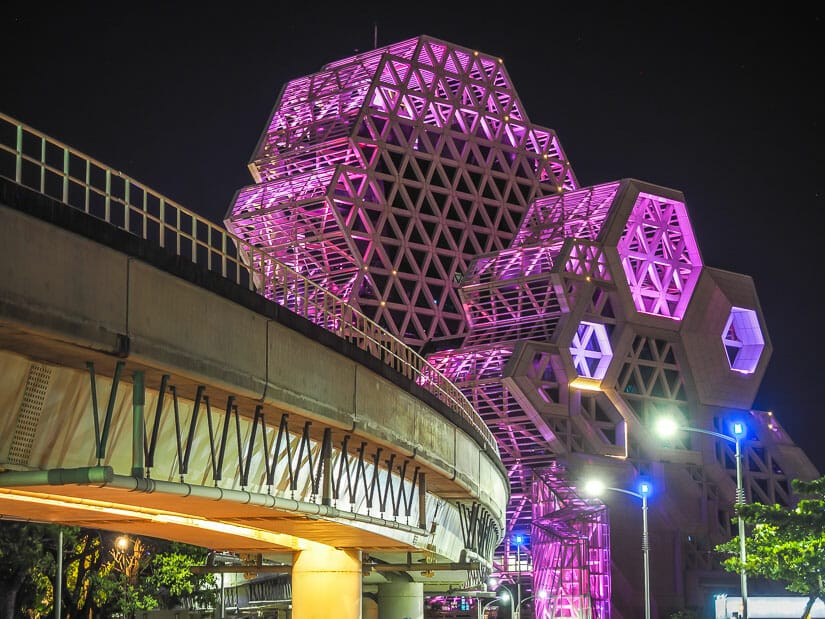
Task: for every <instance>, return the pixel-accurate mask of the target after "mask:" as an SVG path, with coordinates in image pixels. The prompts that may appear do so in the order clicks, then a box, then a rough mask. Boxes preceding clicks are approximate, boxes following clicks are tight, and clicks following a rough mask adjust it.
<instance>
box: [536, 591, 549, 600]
mask: <svg viewBox="0 0 825 619" xmlns="http://www.w3.org/2000/svg"><path fill="white" fill-rule="evenodd" d="M536 595H537V597H538V598H539V599H540V600H546V599H547V591H545V590H544V589H542V590H541V591H539V592H538V593H537V594H536Z"/></svg>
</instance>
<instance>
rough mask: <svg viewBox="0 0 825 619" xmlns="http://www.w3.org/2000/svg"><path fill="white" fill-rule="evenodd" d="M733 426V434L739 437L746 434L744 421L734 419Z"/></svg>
mask: <svg viewBox="0 0 825 619" xmlns="http://www.w3.org/2000/svg"><path fill="white" fill-rule="evenodd" d="M732 428H733V435H734V436H735V437H737V438H741V437H743V436H745V433H746V432H747V428H745V424H744V423H742V422H741V421H734V422H733V426H732Z"/></svg>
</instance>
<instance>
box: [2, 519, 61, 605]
mask: <svg viewBox="0 0 825 619" xmlns="http://www.w3.org/2000/svg"><path fill="white" fill-rule="evenodd" d="M56 536H57V528H56V527H54V526H49V525H43V524H35V523H31V522H15V521H3V523H2V526H0V619H11V618H12V617H14V616H15V615H17V614H18V613H19V612H20V611H22V610H24V609H26V608H33V607H34V606H36V605H37V603H38V597H39V594H40V593H41V591H40V589H41V587H42V586H43V584H44V583H43V579H42V578H41V577H40V576H41V574H43V573H49V572H50V571H51V569H50V567H49V564H50V563H51V564H52V565H53V564H54V554H53V549H51V548H50V546H52V547H53V546H54V543H53V540H54V539H55V538H56ZM50 551H51V552H50ZM23 594H25V595H23Z"/></svg>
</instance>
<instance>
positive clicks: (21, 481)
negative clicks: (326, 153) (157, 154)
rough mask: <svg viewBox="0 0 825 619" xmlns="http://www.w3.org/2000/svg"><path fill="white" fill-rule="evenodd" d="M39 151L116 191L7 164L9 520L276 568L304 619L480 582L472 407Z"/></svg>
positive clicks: (402, 356) (2, 183) (4, 351)
mask: <svg viewBox="0 0 825 619" xmlns="http://www.w3.org/2000/svg"><path fill="white" fill-rule="evenodd" d="M2 120H3V121H5V122H7V123H12V122H13V119H9V118H8V117H5V116H4V117H2ZM17 126H18V128H19V130H18V136H19V135H20V132H21V131H25V132H29V133H36V132H34V130H32V129H30V128H27V127H24V126H21V125H17ZM37 135H38V137H39V138H40V139H41V140H42V141H43V143H44V144H45V143H48V144H49V146H50V147H51V146H54V147H55V148H57V149H58V151H60V150H61V149H62V151H63V153H64V155H65V157H64V160H65V161H68V159H69V157H74V158H79V159H80V160H81V161H83V162H85V163H86V165H87V166H88V165H90V164H91V165H93V166H96V167H100V168H101V169H103V170H104V172H105V179H106V180H105V183H106V187H105V189H104V190H102V191H101V190H99V189H95V188H94V187H93V186H92V184H91V183H90V182H89V180H88V179H89V176H90V175H89V174H86V175H85V176H84V175H82V174H81V175H73V174H72V173H70V171H69V169H68V168H69V167H70V166H69V165H68V164H66V167H64V168H63V169H62V170H60V169H54V168H52V167H50V165H49V163H48V161H47V160H46V158H45V157H44V156H41V157H40V160H39V161H38V158H37V157H36V156H27V155H25V153H24V152H23V148H22V147H21V142H19V141H18V143H17V145H16V147H15V148H14V149H11V148H8V147H7V149H6V150H7V153H12V154H13V155H14V157H15V162H16V163H15V166H14V167H5V168H3V169H2V170H0V174H2V176H4V177H5V178H0V514H2V517H4V518H18V519H31V520H36V521H44V522H55V523H65V524H71V525H76V526H82V527H94V528H100V529H105V530H112V531H119V532H121V531H122V532H129V533H132V534H135V535H147V536H153V537H160V538H165V539H175V540H179V541H184V542H188V543H192V544H197V545H200V546H205V547H209V548H212V549H216V550H222V551H233V552H238V553H242V554H258V555H261V556H266V557H269V558H270V559H271V561H273V562H277V563H279V564H281V565H282V566H284V569H286V570H288V571H292V572H293V588H294V591H293V595H294V599H293V603H294V604H297V606H298V607H301V606H302V605H303V609H304V610H305V611H306V612H307V614H305V615H303V616H308V617H309V616H324V615H323V614H317V615H315V614H312V613H314V612H316V610H317V609H318V608H321V607H322V605H323V604H324V603H325V602H324V600H325V599H327V598H325V597H324V596H323V595H322V596H321V597H320V598H318V596H317V588H318V587H319V585H321V584H322V583H324V582H326V580H331V582H332V583H334V585H333V586H327V585H323V586H324V587H327V588H328V589H329V596H339V599H343V600H348V599H351V600H352V604H351V606H352V609H351V612H350V611H346V612H345V613H344V614H342V615H341V616H342V617H349V616H353V617H354V616H358V614H359V613H360V610H357V611H356V610H354V609H355V607H356V602H355V600H356V599H358V600H359V602H358V603H359V604H360V595H356V594H357V593H359V592H360V591H361V587H362V574H367V576H366V578H365V579H364V581H365V582H368V583H369V582H374V583H384V582H389V581H391V580H392V579H393V574H395V575H396V576H397V577H398V578H400V579H401V580H402V581H404V582H410V583H417V585H418V587H417V589H414V590H422V591H423V588H424V584H425V583H426V586H427V587H428V588H430V589H435V590H437V589H444V588H447V587H452V586H458V585H461V584H468V583H472V582H477V581H478V580H480V578H482V577H483V575H484V573H485V572H486V570H487V567H488V565H489V561H490V559H491V556H492V552H493V550H494V548H495V547H496V546H497V544H498V543H499V542H500V540H501V538H502V535H503V530H504V514H505V507H506V504H507V501H508V499H509V486H508V482H507V475H506V472H505V470H504V468H503V466H502V464H501V460H500V458H499V456H498V452H497V448H496V446H495V442H494V440H493V439H492V436H491V435H490V434H489V431H488V430H487V429H486V426H484V424H483V422H481V421H480V419H479V418H478V416H477V414H475V411H473V410H472V407H469V406H468V404H469V403H466V399H465V400H464V402H462V401H461V399H460V398H459V397H458V395H457V394H460V392H458V390H457V389H454V388H453V389H451V385H449V383H448V381H446V379H444V378H443V376H441V375H439V374H438V373H437V372H435V370H434V369H433V368H431V367H427V366H426V364H422V363H421V361H420V360H419V359H418V358H417V357H416V355H415V354H414V353H413V352H412V351H410V350H408V349H406V347H404V346H403V344H400V342H397V341H393V338H391V336H389V335H388V334H386V333H384V332H382V330H380V329H379V328H378V327H377V325H371V324H367V323H366V322H364V321H363V320H361V319H359V318H358V316H357V312H355V310H353V308H349V307H346V306H345V305H343V304H341V303H340V301H338V300H336V299H334V297H332V296H331V295H326V294H324V293H323V292H322V291H321V292H319V291H317V290H314V289H311V288H309V287H308V284H307V283H304V282H301V281H300V278H298V277H297V276H295V274H291V275H290V274H288V273H287V270H286V269H285V268H284V269H282V271H279V272H280V273H281V275H280V276H273V275H272V269H271V268H270V269H269V270H267V271H264V270H263V269H260V270H258V271H256V270H255V266H256V265H260V262H261V261H262V260H265V259H266V258H265V257H263V256H258V257H256V256H255V254H254V248H247V250H246V252H245V253H244V251H243V249H242V251H241V252H240V254H239V256H240V258H242V259H244V260H245V264H246V265H247V266H248V269H247V272H246V273H245V272H244V264H242V263H241V262H240V259H239V258H234V257H233V256H234V255H235V254H233V252H232V249H234V248H232V247H231V246H230V244H231V239H230V242H227V237H226V233H225V232H224V231H219V230H217V229H216V228H215V229H213V227H211V226H213V225H212V224H210V223H209V222H205V221H204V220H201V219H199V218H198V217H197V216H196V215H194V214H193V213H191V212H188V211H185V209H182V207H180V206H179V205H176V204H174V203H173V202H171V201H167V200H166V199H164V198H162V197H160V198H159V199H158V204H159V206H158V208H157V209H156V211H155V214H154V215H151V216H150V215H149V214H148V213H149V211H150V210H151V209H150V208H148V207H147V201H148V200H147V198H146V196H147V195H148V196H149V197H150V198H152V199H156V198H158V197H157V195H156V194H153V193H152V192H151V190H149V189H147V188H145V187H143V186H141V185H139V184H137V183H135V182H134V181H131V179H126V178H125V177H123V176H122V175H120V174H119V173H116V172H114V171H112V170H109V169H108V168H105V166H103V165H102V164H99V163H98V162H95V161H93V160H90V159H88V158H85V157H84V156H83V155H81V154H79V153H76V152H75V151H72V150H71V149H70V148H69V147H67V146H65V145H62V144H60V143H58V142H55V141H54V140H51V139H50V138H47V137H46V136H42V135H39V134H37ZM42 152H43V153H45V152H46V149H45V147H44V148H43V149H42ZM27 166H31V167H33V168H34V169H38V168H39V170H40V175H39V181H40V182H39V184H38V183H37V182H34V183H32V182H27V175H26V168H27ZM49 175H53V176H55V177H56V180H55V181H54V182H52V183H51V184H50V183H49V181H44V180H43V179H44V178H45V177H47V176H49ZM112 177H116V180H117V179H122V180H121V181H118V182H117V183H112V182H111V178H112ZM33 178H35V179H38V175H37V174H35V175H33ZM118 183H119V185H118ZM27 185H30V186H28V187H27ZM31 185H34V186H33V187H31ZM115 185H117V186H118V187H120V189H119V190H118V189H115V188H114V186H115ZM54 186H56V187H57V188H58V189H57V194H58V198H60V199H54V197H53V195H54V192H50V191H49V187H54ZM76 191H79V194H80V195H81V196H83V194H84V192H85V198H83V197H81V200H82V202H83V205H85V206H81V207H80V208H77V207H76V205H70V204H71V201H72V200H71V198H72V196H73V195H74V192H76ZM118 191H120V193H119V194H118ZM48 194H51V195H48ZM138 194H140V195H142V196H143V199H142V201H139V200H135V199H134V198H135V196H136V195H138ZM90 195H92V199H90V198H89V196H90ZM95 196H97V200H95V199H94V197H95ZM130 196H131V200H130ZM118 208H120V209H122V211H121V214H120V216H119V217H120V218H119V219H118V215H117V214H116V213H117V212H118ZM96 209H98V210H99V211H100V212H99V213H96V212H95V210H96ZM182 213H183V217H182V216H181V214H182ZM173 218H174V220H173ZM170 220H173V221H170ZM182 220H183V221H182ZM203 238H206V239H207V240H206V241H203V240H201V239H203ZM216 239H217V241H216ZM216 245H217V246H218V249H216V248H215V246H216ZM233 260H235V262H232V261H233ZM227 265H229V266H227ZM269 266H270V267H271V264H270V265H269ZM265 273H266V274H265ZM244 275H246V277H247V279H246V280H245V279H244ZM287 276H289V277H287ZM267 277H268V278H269V279H267ZM277 277H280V279H277ZM290 278H291V279H290ZM273 280H276V281H273ZM266 285H270V286H271V285H279V286H282V287H283V290H284V294H283V295H282V297H281V298H282V299H283V301H284V303H282V304H278V303H272V302H269V301H267V300H265V299H264V298H263V297H262V296H261V295H259V294H258V293H257V292H256V291H255V288H260V287H261V286H266ZM301 286H303V288H302V287H301ZM419 566H420V569H419ZM356 580H357V585H356ZM298 583H303V584H298ZM295 587H297V589H295ZM302 596H303V597H302ZM341 596H342V597H341ZM330 599H331V598H330ZM394 603H395V602H394ZM399 603H401V602H399ZM404 603H406V602H404ZM359 608H360V606H359ZM318 612H319V613H320V612H322V611H320V610H318Z"/></svg>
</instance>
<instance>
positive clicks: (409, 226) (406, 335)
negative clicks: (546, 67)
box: [225, 36, 794, 618]
mask: <svg viewBox="0 0 825 619" xmlns="http://www.w3.org/2000/svg"><path fill="white" fill-rule="evenodd" d="M250 169H251V170H252V172H253V176H254V177H255V180H256V181H257V182H256V184H254V185H250V186H248V187H245V188H243V189H241V190H240V191H239V192H238V193H237V195H236V197H235V199H234V201H233V203H232V205H231V206H230V208H229V210H228V212H227V215H226V218H225V223H226V226H227V227H228V228H229V230H230V231H232V232H233V233H234V234H235V235H237V236H238V237H240V238H241V239H243V240H244V241H245V242H248V243H250V244H251V245H254V246H256V247H257V248H259V249H260V250H261V251H262V252H266V253H268V254H269V255H272V256H274V257H275V258H277V259H278V260H280V261H282V262H284V263H286V264H288V265H289V266H290V267H292V268H293V269H295V270H296V271H298V272H300V273H302V274H304V275H305V276H306V277H308V278H310V279H312V280H314V281H316V282H318V283H319V284H321V285H323V286H325V287H328V288H329V289H330V290H332V291H333V292H334V293H335V294H338V295H341V296H342V297H343V298H345V299H346V300H347V301H349V302H350V303H352V304H353V305H356V306H358V307H359V308H360V309H361V311H363V312H364V313H366V314H368V315H369V316H370V317H372V318H373V319H374V320H375V321H376V322H378V323H379V324H381V325H382V326H384V327H386V328H387V329H388V330H389V331H391V332H392V333H394V334H395V335H396V336H397V337H399V338H400V339H402V340H403V341H404V342H406V343H408V344H410V345H415V346H420V347H421V348H422V351H428V353H429V354H428V357H427V358H428V361H429V362H430V363H431V364H432V365H433V366H434V367H435V368H436V369H438V370H439V371H440V372H442V373H443V374H444V375H446V376H447V377H448V378H449V379H451V380H452V381H453V382H454V383H455V384H456V385H458V387H459V388H460V389H461V390H462V392H463V393H464V394H465V395H466V396H467V398H468V399H469V400H470V402H471V403H472V404H473V406H474V407H475V409H476V411H477V412H478V413H479V415H480V416H481V417H482V419H483V420H484V422H485V423H486V424H487V426H488V427H489V428H490V430H491V431H492V433H493V435H494V436H495V437H496V440H497V442H498V445H499V450H500V453H501V457H502V460H503V462H504V463H505V465H506V466H507V468H508V471H509V477H510V483H511V489H512V499H511V502H510V505H509V507H508V512H507V517H508V520H507V522H508V524H507V527H508V531H507V534H506V536H505V542H504V545H503V546H502V547H501V548H500V549H499V555H497V556H499V558H500V559H501V561H500V562H499V565H498V568H499V570H500V571H502V572H508V571H509V567H508V560H507V555H508V549H507V548H508V544H509V543H510V539H511V537H512V535H513V534H514V533H515V532H523V531H527V530H530V528H531V526H532V544H533V547H532V549H531V551H530V552H528V556H529V557H530V558H531V559H530V561H531V564H530V565H528V566H527V573H528V574H530V573H531V574H532V577H533V587H534V590H535V591H538V590H539V589H538V588H539V587H550V598H549V599H551V600H554V602H553V604H554V606H553V607H552V608H551V607H550V606H548V605H547V604H537V611H538V613H539V614H540V616H542V617H562V616H581V615H575V613H576V612H580V613H581V612H588V613H591V614H590V615H587V616H593V617H604V618H607V617H609V616H610V613H611V603H610V593H611V583H610V575H609V573H610V556H609V551H608V548H609V543H608V527H607V512H606V510H604V509H601V510H594V508H593V506H592V505H590V504H585V503H584V502H582V501H581V500H579V499H578V498H577V495H576V492H575V483H574V481H571V480H569V479H566V478H565V477H564V476H560V475H557V474H555V473H552V474H551V473H548V472H547V471H548V466H549V465H550V464H551V463H552V462H554V461H562V460H564V459H565V458H567V457H568V456H571V455H575V454H586V455H589V456H600V457H601V456H607V457H610V460H608V461H609V462H612V463H618V464H617V465H616V466H619V465H622V466H626V465H628V464H629V466H630V468H631V469H632V470H633V471H634V474H641V473H649V471H650V470H651V465H652V463H654V462H655V461H656V460H657V459H658V458H660V457H661V452H662V446H661V444H660V443H659V442H658V441H655V440H654V438H653V437H652V435H651V432H650V422H651V420H652V418H653V417H654V416H655V415H657V414H661V413H662V412H664V411H666V410H667V411H668V412H673V413H675V414H676V415H677V416H679V417H680V418H681V421H683V422H685V423H687V424H688V425H697V426H703V427H710V426H711V425H713V424H721V423H723V420H724V419H725V416H726V415H727V414H730V412H732V411H733V412H741V413H744V414H747V415H749V416H750V417H751V418H752V419H753V420H754V423H753V424H752V426H751V436H749V442H748V444H747V445H746V446H745V451H746V453H747V460H746V461H747V462H748V466H747V471H746V480H747V484H748V488H747V490H746V494H747V496H748V497H751V498H753V499H757V500H762V499H766V500H767V499H776V500H778V501H780V502H789V501H791V500H792V498H791V497H790V495H789V493H788V492H787V480H788V477H789V475H788V474H787V473H786V472H785V470H784V469H785V467H786V466H787V467H790V466H793V465H794V463H793V462H792V461H791V460H790V459H788V458H787V457H786V458H785V459H784V460H783V457H782V455H781V454H780V453H778V452H777V451H776V450H775V449H774V448H773V445H775V444H777V443H781V442H783V441H784V442H785V443H786V444H787V443H789V442H790V440H789V439H788V438H787V436H786V435H785V434H784V432H783V431H782V430H781V428H780V427H779V425H778V424H777V423H775V420H774V419H773V417H772V416H770V417H769V420H767V418H766V416H765V414H762V413H759V412H756V411H750V410H749V407H750V406H751V404H752V401H753V397H754V394H755V391H756V389H757V388H758V385H759V382H760V381H761V378H762V375H763V374H764V370H765V366H766V364H767V361H768V358H769V357H770V352H771V349H770V345H769V341H768V339H767V334H766V331H765V323H764V319H763V318H762V315H761V310H760V309H759V305H758V300H757V298H756V294H755V292H754V291H753V289H752V282H750V281H749V280H747V278H745V277H744V276H741V277H740V276H737V275H735V274H734V275H730V276H728V275H725V276H722V275H721V274H720V273H719V272H717V271H715V270H713V269H710V268H709V267H706V266H705V265H703V263H702V260H701V255H700V253H699V249H698V244H697V241H696V239H695V237H694V234H693V230H692V227H691V223H690V218H689V216H688V213H687V208H686V205H685V201H684V198H683V196H682V195H681V194H680V193H679V192H677V191H674V190H671V189H667V188H663V187H658V186H655V185H650V184H648V183H643V182H641V181H636V180H634V179H625V180H621V181H614V182H609V183H604V184H601V185H597V186H593V187H585V188H581V187H579V186H578V182H577V180H576V178H575V176H574V174H573V171H572V169H571V167H570V163H569V162H568V161H567V159H566V157H565V155H564V151H563V150H562V147H561V144H560V142H559V140H558V137H557V136H556V134H555V133H554V132H553V131H552V130H549V129H544V128H540V127H537V126H535V125H533V124H532V123H530V122H529V121H528V119H527V116H526V114H525V112H524V110H523V108H522V105H521V102H520V101H519V98H518V96H517V94H516V92H515V90H514V89H513V87H512V84H511V82H510V79H509V76H508V75H507V73H506V71H505V69H504V66H503V64H502V62H501V60H500V59H498V58H495V57H492V56H488V55H485V54H482V53H480V52H478V51H473V50H470V49H466V48H463V47H461V46H458V45H454V44H451V43H447V42H444V41H439V40H436V39H433V38H430V37H426V36H422V37H417V38H415V39H411V40H408V41H403V42H400V43H397V44H394V45H390V46H387V47H384V48H380V49H376V50H372V51H370V52H367V53H364V54H360V55H357V56H354V57H351V58H345V59H342V60H340V61H336V62H333V63H330V64H328V65H326V66H325V67H324V68H323V69H322V70H321V71H320V72H319V73H316V74H314V75H310V76H307V77H302V78H299V79H296V80H293V81H292V82H290V83H289V84H287V85H286V87H285V88H284V89H283V91H282V92H281V94H280V96H279V98H278V101H277V102H276V104H275V107H274V110H273V112H272V115H271V118H270V120H269V123H268V125H267V128H266V129H265V131H264V133H263V135H262V137H261V140H260V142H259V144H258V148H257V151H256V155H255V158H254V160H253V161H252V162H251V163H250ZM726 278H727V279H726ZM731 278H733V279H731ZM736 278H739V279H736ZM720 312H721V315H720ZM719 320H722V322H721V323H720V322H719ZM422 354H424V353H423V352H422ZM717 443H718V444H714V449H715V454H716V455H715V459H713V460H708V459H704V460H702V462H701V464H696V463H691V464H687V463H686V464H684V465H683V466H682V467H681V468H680V469H679V471H678V472H677V473H674V475H683V476H684V477H685V481H686V482H687V484H686V485H689V486H690V487H692V488H694V489H695V490H696V491H697V492H698V493H699V494H700V496H701V501H700V504H701V509H702V514H701V515H700V516H698V517H697V518H696V519H695V521H691V522H689V523H686V525H685V526H686V527H687V528H690V529H691V530H695V531H698V534H696V535H691V536H690V540H689V541H688V542H686V543H685V545H686V547H685V548H684V549H683V555H684V556H685V557H686V558H685V565H684V566H678V569H680V570H681V569H683V568H689V567H691V566H693V567H695V568H696V569H700V564H701V566H703V567H713V566H712V565H710V563H709V562H708V561H707V560H706V557H707V553H706V552H705V550H706V549H707V548H708V547H712V544H713V540H720V539H722V538H723V536H724V535H726V534H727V533H729V518H730V512H731V508H732V504H733V500H732V499H733V479H734V477H735V475H734V470H735V467H734V462H733V459H732V454H731V453H730V446H729V445H727V444H726V443H725V442H724V441H718V442H717ZM791 444H792V443H791ZM670 447H671V448H672V449H673V450H674V453H678V452H679V451H681V452H682V453H685V452H686V450H690V451H699V448H700V444H699V443H696V444H692V443H691V442H690V441H689V440H685V441H683V442H677V443H674V444H672V445H671V446H670ZM780 461H781V462H780ZM701 523H704V524H701ZM708 523H710V524H708ZM565 531H566V532H565ZM584 546H587V547H588V548H589V550H588V553H589V554H587V559H586V560H585V558H584V555H580V554H578V553H580V552H581V551H582V548H583V547H584ZM702 557H705V559H702ZM615 560H616V559H615V557H614V561H615ZM619 569H621V566H620V565H619ZM520 571H521V570H520ZM562 609H566V610H562ZM564 612H567V613H569V614H563V613H564ZM630 614H633V612H632V611H631V613H630ZM537 616H538V615H537Z"/></svg>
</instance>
